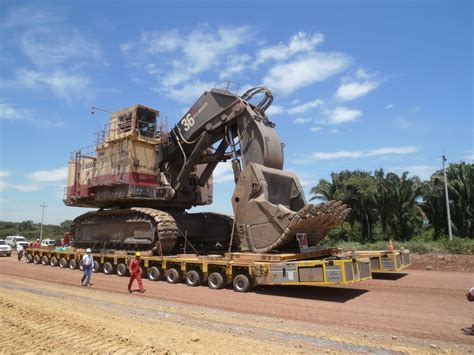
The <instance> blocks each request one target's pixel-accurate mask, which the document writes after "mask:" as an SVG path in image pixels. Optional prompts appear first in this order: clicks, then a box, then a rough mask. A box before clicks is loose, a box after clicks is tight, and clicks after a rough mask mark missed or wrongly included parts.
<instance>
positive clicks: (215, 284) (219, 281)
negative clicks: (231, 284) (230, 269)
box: [207, 271, 227, 290]
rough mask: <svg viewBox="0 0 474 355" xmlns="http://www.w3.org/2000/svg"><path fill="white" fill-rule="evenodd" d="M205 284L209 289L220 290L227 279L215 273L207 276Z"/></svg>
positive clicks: (221, 274) (219, 273)
mask: <svg viewBox="0 0 474 355" xmlns="http://www.w3.org/2000/svg"><path fill="white" fill-rule="evenodd" d="M207 283H208V285H209V287H210V288H212V289H214V290H220V289H221V288H224V287H225V286H226V285H227V277H226V276H225V275H223V273H221V272H218V271H216V272H213V273H212V274H210V275H209V277H208V278H207Z"/></svg>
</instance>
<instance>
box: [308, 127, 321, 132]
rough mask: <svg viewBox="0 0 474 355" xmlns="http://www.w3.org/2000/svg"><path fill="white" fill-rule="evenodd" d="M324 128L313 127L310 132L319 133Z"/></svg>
mask: <svg viewBox="0 0 474 355" xmlns="http://www.w3.org/2000/svg"><path fill="white" fill-rule="evenodd" d="M321 129H322V128H321V127H318V126H314V127H311V128H310V129H309V130H310V131H311V132H317V131H320V130H321Z"/></svg>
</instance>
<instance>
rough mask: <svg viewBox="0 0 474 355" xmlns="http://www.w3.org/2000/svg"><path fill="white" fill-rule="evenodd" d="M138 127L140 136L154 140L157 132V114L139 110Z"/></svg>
mask: <svg viewBox="0 0 474 355" xmlns="http://www.w3.org/2000/svg"><path fill="white" fill-rule="evenodd" d="M137 125H138V131H139V132H140V135H142V136H145V137H150V138H153V137H155V132H156V113H155V112H152V111H148V110H145V109H143V108H141V107H139V108H137Z"/></svg>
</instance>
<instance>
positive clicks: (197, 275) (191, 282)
mask: <svg viewBox="0 0 474 355" xmlns="http://www.w3.org/2000/svg"><path fill="white" fill-rule="evenodd" d="M201 283H202V274H201V271H199V270H195V269H193V270H189V271H188V272H187V273H186V285H188V286H191V287H195V286H199V285H200V284H201Z"/></svg>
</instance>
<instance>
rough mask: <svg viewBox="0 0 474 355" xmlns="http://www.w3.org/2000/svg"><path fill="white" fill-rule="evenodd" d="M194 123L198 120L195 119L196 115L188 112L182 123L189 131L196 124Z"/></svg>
mask: <svg viewBox="0 0 474 355" xmlns="http://www.w3.org/2000/svg"><path fill="white" fill-rule="evenodd" d="M194 123H196V121H195V120H194V117H193V115H191V114H190V113H188V114H187V115H186V117H184V118H183V119H182V121H181V124H182V125H183V127H184V130H185V131H186V132H187V131H189V129H190V128H191V127H192V126H194Z"/></svg>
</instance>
